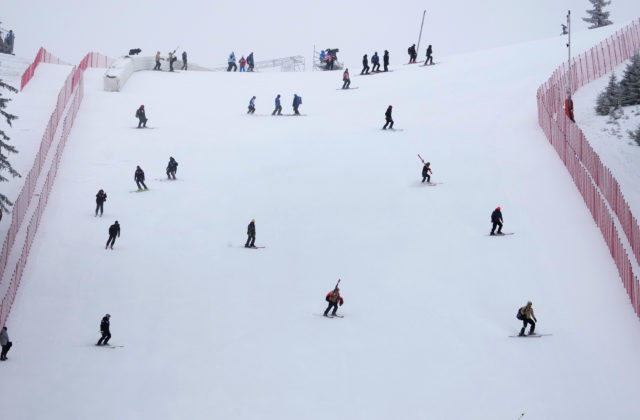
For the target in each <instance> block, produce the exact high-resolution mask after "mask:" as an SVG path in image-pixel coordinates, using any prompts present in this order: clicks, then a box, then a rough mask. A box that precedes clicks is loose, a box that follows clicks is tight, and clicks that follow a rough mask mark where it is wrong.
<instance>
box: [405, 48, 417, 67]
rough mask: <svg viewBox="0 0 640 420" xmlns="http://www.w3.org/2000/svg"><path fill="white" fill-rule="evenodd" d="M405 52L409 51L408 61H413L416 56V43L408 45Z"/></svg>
mask: <svg viewBox="0 0 640 420" xmlns="http://www.w3.org/2000/svg"><path fill="white" fill-rule="evenodd" d="M407 52H408V53H409V63H415V62H416V58H418V54H417V53H416V44H413V45H412V46H410V47H409V49H408V50H407Z"/></svg>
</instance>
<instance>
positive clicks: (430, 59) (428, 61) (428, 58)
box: [424, 45, 433, 66]
mask: <svg viewBox="0 0 640 420" xmlns="http://www.w3.org/2000/svg"><path fill="white" fill-rule="evenodd" d="M431 54H433V49H431V45H429V47H427V59H426V60H424V65H425V66H426V65H427V64H429V63H431V64H433V57H432V56H431Z"/></svg>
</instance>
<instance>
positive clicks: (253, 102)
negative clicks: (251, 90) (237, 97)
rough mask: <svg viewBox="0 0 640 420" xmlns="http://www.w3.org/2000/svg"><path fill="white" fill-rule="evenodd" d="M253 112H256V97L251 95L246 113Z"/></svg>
mask: <svg viewBox="0 0 640 420" xmlns="http://www.w3.org/2000/svg"><path fill="white" fill-rule="evenodd" d="M254 112H256V97H255V96H253V97H252V98H251V100H250V101H249V111H247V114H253V113H254Z"/></svg>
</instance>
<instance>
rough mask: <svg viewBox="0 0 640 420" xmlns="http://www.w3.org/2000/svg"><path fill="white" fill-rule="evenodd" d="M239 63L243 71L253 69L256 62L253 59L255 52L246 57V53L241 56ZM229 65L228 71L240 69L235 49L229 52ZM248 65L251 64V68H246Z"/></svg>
mask: <svg viewBox="0 0 640 420" xmlns="http://www.w3.org/2000/svg"><path fill="white" fill-rule="evenodd" d="M238 64H240V71H241V72H246V71H253V68H254V66H255V63H254V61H253V52H252V53H251V54H249V55H248V56H247V58H244V55H243V56H241V57H240V61H238ZM227 65H228V67H227V71H232V70H233V71H236V70H238V66H237V65H236V54H235V53H234V52H233V51H231V54H229V58H227ZM247 66H249V69H247V68H246V67H247Z"/></svg>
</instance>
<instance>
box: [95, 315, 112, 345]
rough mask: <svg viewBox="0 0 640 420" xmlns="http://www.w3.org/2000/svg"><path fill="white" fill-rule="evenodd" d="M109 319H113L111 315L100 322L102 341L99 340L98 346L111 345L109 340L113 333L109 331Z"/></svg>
mask: <svg viewBox="0 0 640 420" xmlns="http://www.w3.org/2000/svg"><path fill="white" fill-rule="evenodd" d="M109 318H111V315H109V314H106V315H105V316H104V317H102V321H100V333H101V334H102V337H100V340H98V342H97V343H96V346H106V345H108V344H109V339H110V338H111V331H110V329H109Z"/></svg>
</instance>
